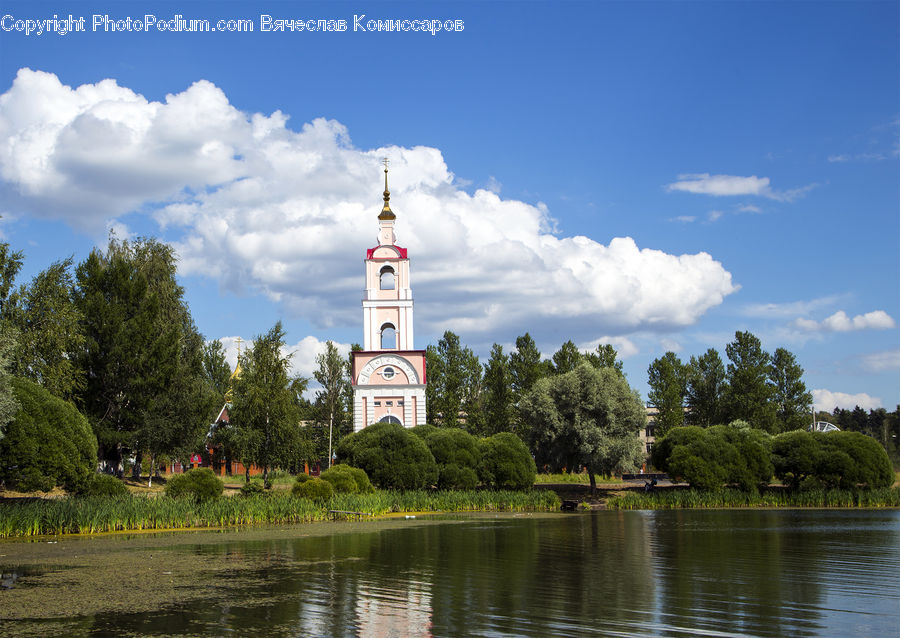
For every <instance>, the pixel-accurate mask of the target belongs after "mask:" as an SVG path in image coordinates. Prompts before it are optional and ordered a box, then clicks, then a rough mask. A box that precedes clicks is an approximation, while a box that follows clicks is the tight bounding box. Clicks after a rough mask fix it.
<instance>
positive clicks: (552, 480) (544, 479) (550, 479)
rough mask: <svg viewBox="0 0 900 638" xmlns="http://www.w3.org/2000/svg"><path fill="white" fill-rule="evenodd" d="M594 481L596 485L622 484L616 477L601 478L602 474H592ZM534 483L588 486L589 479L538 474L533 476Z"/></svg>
mask: <svg viewBox="0 0 900 638" xmlns="http://www.w3.org/2000/svg"><path fill="white" fill-rule="evenodd" d="M594 479H595V480H596V481H597V484H598V485H600V484H604V485H605V484H609V483H621V482H622V479H620V478H618V477H615V476H603V475H602V474H594ZM534 482H535V484H536V485H548V484H549V485H563V484H573V485H590V483H591V477H590V475H589V474H586V473H581V474H569V473H566V472H564V473H561V474H538V475H537V476H535V478H534Z"/></svg>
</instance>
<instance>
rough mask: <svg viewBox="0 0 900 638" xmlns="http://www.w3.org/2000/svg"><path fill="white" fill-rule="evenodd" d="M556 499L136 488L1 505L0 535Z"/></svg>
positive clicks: (538, 504)
mask: <svg viewBox="0 0 900 638" xmlns="http://www.w3.org/2000/svg"><path fill="white" fill-rule="evenodd" d="M323 482H324V481H323ZM307 484H308V483H307ZM326 484H327V483H326ZM559 506H560V501H559V497H558V496H557V495H556V494H555V493H554V492H551V491H548V490H536V491H531V492H514V491H489V490H478V491H468V492H433V491H429V490H411V491H405V492H401V491H395V490H379V491H376V492H374V493H370V494H337V495H334V496H332V497H331V498H330V499H329V500H328V501H326V502H324V503H316V502H314V501H312V500H309V499H305V498H296V497H294V496H292V495H291V494H290V493H286V492H274V493H267V494H252V495H249V496H246V497H242V498H218V499H214V500H208V501H204V502H202V503H196V502H194V501H192V500H190V499H174V498H151V497H147V496H139V495H129V496H121V497H105V496H91V497H70V498H64V499H55V500H41V501H25V502H22V503H4V504H0V537H3V538H7V537H21V536H39V535H49V534H53V535H59V534H97V533H102V532H115V531H126V530H164V529H189V528H204V527H230V526H237V525H256V524H264V523H267V524H273V523H274V524H280V523H308V522H313V521H324V520H327V519H328V518H329V517H330V515H329V510H344V511H350V512H364V513H367V514H372V515H380V514H387V513H390V512H475V511H498V512H499V511H506V512H521V511H552V510H557V509H559Z"/></svg>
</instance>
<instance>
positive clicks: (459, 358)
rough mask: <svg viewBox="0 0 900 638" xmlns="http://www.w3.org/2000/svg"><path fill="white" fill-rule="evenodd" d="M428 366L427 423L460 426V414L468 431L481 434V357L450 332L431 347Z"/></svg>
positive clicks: (427, 358)
mask: <svg viewBox="0 0 900 638" xmlns="http://www.w3.org/2000/svg"><path fill="white" fill-rule="evenodd" d="M426 365H427V366H428V367H427V370H428V385H427V386H426V389H425V393H426V395H425V396H426V406H427V412H428V417H427V420H428V422H429V423H433V424H436V425H437V424H439V425H441V426H444V427H450V428H453V427H459V426H460V424H461V422H460V415H463V416H464V418H465V424H466V429H468V430H469V431H473V430H474V431H478V426H479V422H480V418H481V408H480V405H479V401H480V398H481V363H480V362H479V361H478V357H476V356H475V354H474V353H473V352H472V351H471V350H470V349H469V348H467V347H463V346H462V345H460V341H459V336H458V335H456V334H454V333H453V332H450V331H449V330H448V331H447V332H445V333H444V336H443V337H442V338H441V340H440V341H438V344H437V346H431V345H429V346H428V348H427V350H426Z"/></svg>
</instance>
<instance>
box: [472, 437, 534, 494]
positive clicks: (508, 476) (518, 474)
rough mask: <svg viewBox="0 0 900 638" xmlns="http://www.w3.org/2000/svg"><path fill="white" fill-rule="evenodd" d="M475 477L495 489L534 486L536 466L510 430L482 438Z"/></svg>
mask: <svg viewBox="0 0 900 638" xmlns="http://www.w3.org/2000/svg"><path fill="white" fill-rule="evenodd" d="M479 447H480V448H481V461H480V463H479V464H478V477H479V478H480V479H481V482H482V483H484V484H486V485H489V486H491V487H493V488H495V489H513V490H526V489H530V488H531V487H532V486H534V477H535V476H536V475H537V468H536V467H535V464H534V459H533V458H532V457H531V454H530V453H529V452H528V448H527V447H526V446H525V444H524V443H523V442H522V439H520V438H519V437H517V436H516V435H515V434H513V433H512V432H500V433H499V434H495V435H494V436H491V437H488V438H486V439H482V440H481V443H480V445H479Z"/></svg>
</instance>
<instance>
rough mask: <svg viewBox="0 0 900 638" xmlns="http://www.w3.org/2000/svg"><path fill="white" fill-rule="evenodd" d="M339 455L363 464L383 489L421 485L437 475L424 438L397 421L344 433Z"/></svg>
mask: <svg viewBox="0 0 900 638" xmlns="http://www.w3.org/2000/svg"><path fill="white" fill-rule="evenodd" d="M338 456H339V457H340V458H341V459H342V460H343V461H346V462H347V464H349V465H352V466H353V467H358V468H361V469H362V470H363V471H365V473H366V475H367V476H368V477H369V479H371V481H372V483H374V484H375V485H376V486H377V487H380V488H382V489H397V490H414V489H422V488H425V487H428V486H430V485H434V484H435V483H436V482H437V478H438V472H437V464H436V463H435V461H434V456H433V455H432V454H431V452H430V451H429V450H428V446H427V445H425V442H424V441H423V440H422V439H421V438H419V437H418V436H416V435H415V434H413V433H412V432H410V431H409V430H407V429H406V428H404V427H403V426H402V425H397V424H396V423H375V424H373V425H370V426H369V427H367V428H365V429H363V430H360V431H359V432H356V433H354V434H351V435H349V436H346V437H344V438H343V439H341V442H340V443H339V444H338Z"/></svg>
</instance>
